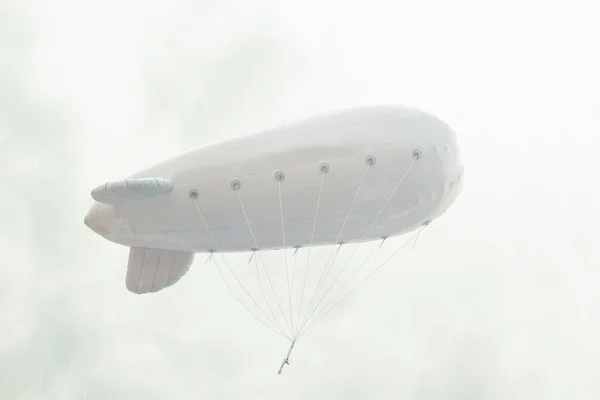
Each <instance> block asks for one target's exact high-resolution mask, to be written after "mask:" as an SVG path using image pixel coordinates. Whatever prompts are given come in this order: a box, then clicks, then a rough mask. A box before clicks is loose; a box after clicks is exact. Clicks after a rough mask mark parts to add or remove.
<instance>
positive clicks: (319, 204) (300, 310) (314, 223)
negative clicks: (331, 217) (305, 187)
mask: <svg viewBox="0 0 600 400" xmlns="http://www.w3.org/2000/svg"><path fill="white" fill-rule="evenodd" d="M324 182H325V172H324V171H321V185H320V187H319V197H318V198H317V211H316V212H315V219H314V222H313V228H312V233H311V235H310V245H309V247H308V256H307V258H306V269H305V270H304V281H303V283H302V294H301V295H300V305H299V306H298V321H296V327H295V329H294V331H293V336H294V337H296V335H297V332H298V324H299V322H300V314H301V313H302V302H303V300H304V290H305V288H306V277H307V275H308V265H309V262H310V255H311V253H312V244H313V241H314V238H315V230H316V228H317V219H318V217H319V209H320V206H321V196H322V194H323V183H324Z"/></svg>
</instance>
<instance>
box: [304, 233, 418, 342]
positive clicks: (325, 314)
mask: <svg viewBox="0 0 600 400" xmlns="http://www.w3.org/2000/svg"><path fill="white" fill-rule="evenodd" d="M422 229H423V228H422ZM422 229H421V230H422ZM414 238H415V236H412V237H411V238H410V239H408V240H407V241H406V242H404V244H403V245H402V246H400V247H399V248H398V249H397V250H396V251H394V252H393V253H392V255H391V256H389V257H388V258H387V259H386V260H385V261H384V262H382V263H381V264H380V265H379V266H378V267H377V268H375V270H374V271H373V272H371V273H370V274H369V275H368V276H367V277H366V278H365V279H364V280H362V281H361V282H359V283H358V285H356V286H355V287H354V288H353V289H352V290H351V291H350V292H349V293H348V294H346V295H345V296H344V297H342V298H341V299H340V300H339V301H338V302H337V303H335V304H334V305H333V307H331V308H330V309H329V310H327V312H325V313H324V314H322V315H321V316H320V317H319V318H318V319H317V320H316V321H314V322H313V323H311V324H310V325H309V326H308V327H307V328H306V329H305V330H304V331H302V332H300V334H299V335H298V338H297V339H300V338H301V337H302V336H304V334H305V333H306V332H308V331H309V330H310V328H312V327H313V326H315V325H316V324H317V323H318V322H319V321H321V320H322V319H323V318H325V317H326V316H327V315H328V314H329V313H330V312H331V311H333V310H334V309H335V308H336V307H337V306H338V305H339V304H340V303H341V302H342V301H344V300H345V299H346V298H347V297H348V296H350V295H351V294H352V293H354V291H355V290H356V289H358V288H359V287H360V286H361V285H362V284H363V283H365V282H366V281H367V280H368V279H369V278H370V277H372V276H373V275H375V273H376V272H377V271H379V269H381V267H383V266H384V265H385V264H387V263H388V262H389V261H390V260H391V259H392V258H393V257H394V256H395V255H396V254H398V252H400V250H402V249H403V248H404V247H405V246H406V245H407V244H408V243H410V242H411V241H412V240H413V239H414ZM375 251H377V250H375ZM369 258H370V256H369ZM367 260H368V258H367ZM365 264H366V261H365V262H364V263H363V265H365ZM297 339H296V340H297Z"/></svg>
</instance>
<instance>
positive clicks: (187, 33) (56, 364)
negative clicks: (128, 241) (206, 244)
mask: <svg viewBox="0 0 600 400" xmlns="http://www.w3.org/2000/svg"><path fill="white" fill-rule="evenodd" d="M155 3H156V4H149V3H148V2H143V1H141V0H140V1H130V2H126V3H125V2H118V1H85V2H83V1H76V0H64V1H61V2H59V1H55V2H52V3H51V2H43V1H10V0H3V1H2V2H1V3H0V177H1V179H2V182H3V183H4V189H3V192H2V193H3V194H4V195H3V196H2V207H0V213H1V217H0V221H1V223H0V250H1V251H2V253H3V254H4V257H3V260H4V261H3V263H2V267H0V309H1V310H2V312H1V313H0V332H1V333H0V398H2V399H4V398H6V399H137V398H140V399H142V398H143V399H188V398H189V399H192V398H194V399H196V398H206V399H235V398H246V399H248V398H249V399H254V398H256V399H271V398H273V399H274V398H279V397H281V396H285V397H286V398H287V399H290V400H291V399H306V398H311V399H365V398H369V399H377V400H387V399H398V398H414V399H419V400H421V399H423V400H425V399H427V400H429V399H494V400H495V399H503V400H504V399H532V398H539V399H594V398H598V397H599V396H600V384H599V383H598V382H599V378H600V367H599V363H598V361H597V360H598V359H599V358H600V345H599V344H598V341H597V337H598V335H599V334H600V305H599V304H600V296H599V295H598V291H597V287H598V284H599V283H600V272H599V270H598V266H599V265H600V262H599V261H600V260H599V257H598V255H597V249H596V243H595V242H594V241H593V237H594V232H595V227H596V226H598V224H599V223H600V211H599V208H598V205H597V204H598V202H597V198H598V196H597V195H598V193H599V192H600V181H599V180H598V179H597V176H596V175H597V171H600V162H599V161H598V158H597V155H596V153H597V151H596V149H597V148H598V146H600V137H599V136H598V135H599V132H600V100H599V98H598V93H599V92H600V78H599V76H600V75H598V73H597V71H600V59H599V57H598V55H597V53H598V52H597V51H595V50H594V49H595V48H596V47H597V45H596V41H597V38H598V37H600V28H599V27H598V25H597V23H596V21H595V18H594V12H595V7H594V5H593V2H591V1H590V2H588V3H587V4H586V3H584V2H570V3H569V4H570V5H569V6H568V7H566V6H564V7H562V6H561V7H559V6H556V5H553V4H549V3H548V2H533V1H528V2H521V1H520V2H517V1H513V2H503V3H502V4H501V5H496V4H493V3H491V2H475V1H471V2H469V1H466V0H459V1H454V2H451V3H448V2H441V1H440V2H433V1H424V2H411V3H397V2H383V1H370V2H368V3H364V2H361V3H360V4H362V5H361V6H358V5H352V4H348V2H334V1H304V2H294V1H277V2H269V1H253V2H245V1H242V0H237V1H233V0H232V1H229V2H225V3H224V2H215V1H204V2H198V1H178V2H176V1H174V2H169V4H170V5H163V4H162V3H164V4H166V2H155ZM356 4H359V3H356ZM378 103H399V104H407V105H412V106H417V107H420V108H422V109H424V110H426V111H429V112H432V113H435V114H437V115H438V116H440V117H441V118H443V119H445V120H446V121H447V122H448V123H449V124H450V125H451V126H452V127H453V128H454V130H455V131H456V132H457V134H458V136H459V144H460V146H461V151H462V155H463V158H464V162H465V189H464V192H463V193H462V194H461V196H460V197H459V199H458V201H457V203H456V204H455V205H454V206H453V207H451V209H450V210H449V211H448V213H447V214H446V215H445V216H443V217H442V218H441V219H440V220H439V221H436V223H435V224H433V225H432V226H431V227H430V228H428V230H426V231H425V232H424V234H423V235H422V236H421V238H420V239H419V242H418V244H417V247H416V249H415V250H414V251H413V252H409V253H407V254H406V255H404V256H402V257H400V258H399V261H398V262H396V263H395V264H393V265H389V266H387V267H386V268H384V269H383V270H381V271H380V272H379V273H378V274H377V275H376V276H375V277H374V278H373V279H372V280H371V281H369V283H368V284H366V285H364V286H363V287H361V289H360V290H359V291H358V292H356V293H355V294H354V295H353V296H352V297H351V298H349V299H348V300H347V301H346V302H344V303H343V305H342V306H340V308H338V309H336V311H335V312H334V313H332V314H330V315H329V316H328V317H327V318H326V319H325V320H323V321H322V322H321V323H320V324H319V325H318V326H317V327H315V328H314V329H313V330H312V331H311V332H310V333H309V334H307V335H306V336H305V338H304V339H303V340H302V341H301V342H299V343H298V345H297V348H296V350H294V354H293V358H292V360H291V363H292V365H291V366H290V367H289V368H287V369H286V370H285V373H284V374H283V375H282V376H277V375H276V374H275V372H276V370H277V368H278V366H279V363H280V362H281V359H282V357H283V356H284V354H285V351H286V350H287V347H286V343H285V341H283V340H281V339H279V338H278V337H277V336H275V335H273V334H272V333H270V332H269V331H268V330H266V328H264V327H263V326H261V325H260V324H258V323H256V322H255V321H254V320H253V319H252V317H251V316H249V315H247V314H246V312H245V310H244V309H243V308H241V307H240V306H239V305H238V304H237V303H236V300H235V298H234V297H233V296H232V295H231V294H230V293H229V292H228V291H227V288H226V287H225V285H224V284H223V282H222V281H221V280H220V277H219V276H218V274H217V273H216V271H215V270H214V268H212V264H210V263H209V264H206V265H205V264H204V258H203V257H198V258H197V260H196V262H195V264H194V266H193V267H192V270H191V271H190V273H189V274H188V275H186V276H185V277H184V278H183V279H182V280H181V281H180V282H179V283H178V284H177V285H176V286H174V287H173V288H171V289H168V290H165V291H164V292H160V293H158V294H156V295H153V296H141V297H139V296H134V295H132V294H130V293H128V292H127V291H126V289H125V284H124V273H125V266H126V262H127V249H125V248H122V247H120V246H117V245H113V244H111V243H108V242H106V241H104V240H102V239H101V238H100V237H98V236H96V235H94V234H93V233H92V232H91V231H89V230H88V229H87V228H86V227H85V226H84V225H83V215H84V214H85V211H86V210H87V208H88V207H89V205H90V204H91V198H90V196H89V191H90V189H91V188H92V187H94V186H96V185H98V184H100V183H103V182H104V181H106V180H110V179H113V178H120V177H122V176H123V175H126V174H129V173H130V172H133V171H135V170H137V169H140V168H143V167H145V166H146V165H148V164H151V163H153V162H155V161H157V160H160V159H163V158H166V157H170V156H172V155H175V154H177V153H178V152H180V151H183V150H187V149H188V148H190V147H192V146H196V145H199V144H202V143H205V142H207V141H210V140H214V139H219V138H223V137H229V136H233V135H239V134H243V133H250V132H253V131H255V130H257V129H261V128H267V127H271V126H273V125H276V124H279V123H281V122H282V121H287V120H290V119H297V118H301V117H303V116H308V115H312V114H314V113H318V112H322V111H327V110H330V109H335V108H339V107H344V106H349V105H357V104H378Z"/></svg>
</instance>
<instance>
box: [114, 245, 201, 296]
mask: <svg viewBox="0 0 600 400" xmlns="http://www.w3.org/2000/svg"><path fill="white" fill-rule="evenodd" d="M193 261H194V253H187V252H183V251H173V250H159V249H149V248H142V247H132V248H130V249H129V263H128V265H127V275H126V277H125V285H126V286H127V290H129V291H130V292H133V293H136V294H144V293H155V292H158V291H159V290H162V289H164V288H167V287H169V286H172V285H174V284H175V283H177V282H178V281H179V280H180V279H181V278H182V277H183V276H184V275H185V274H186V273H187V272H188V270H189V269H190V266H191V265H192V262H193Z"/></svg>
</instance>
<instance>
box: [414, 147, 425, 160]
mask: <svg viewBox="0 0 600 400" xmlns="http://www.w3.org/2000/svg"><path fill="white" fill-rule="evenodd" d="M421 157H423V154H421V150H419V149H414V150H413V151H412V158H414V159H415V160H420V159H421Z"/></svg>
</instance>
